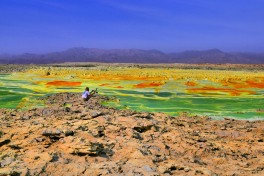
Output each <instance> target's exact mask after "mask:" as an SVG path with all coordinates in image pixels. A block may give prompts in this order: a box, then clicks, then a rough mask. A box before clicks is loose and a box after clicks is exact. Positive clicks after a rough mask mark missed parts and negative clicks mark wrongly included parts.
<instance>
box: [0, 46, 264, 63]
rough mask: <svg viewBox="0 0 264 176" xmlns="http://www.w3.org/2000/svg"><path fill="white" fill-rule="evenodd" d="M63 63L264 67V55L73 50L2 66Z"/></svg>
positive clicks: (6, 59) (10, 59)
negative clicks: (205, 64)
mask: <svg viewBox="0 0 264 176" xmlns="http://www.w3.org/2000/svg"><path fill="white" fill-rule="evenodd" d="M63 62H108V63H193V64H197V63H212V64H223V63H236V64H264V54H255V53H226V52H223V51H221V50H218V49H210V50H204V51H195V50H193V51H184V52H178V53H169V54H166V53H163V52H161V51H158V50H140V49H112V50H105V49H97V48H71V49H68V50H66V51H62V52H53V53H48V54H30V53H26V54H22V55H16V56H10V55H2V56H1V55H0V63H1V64H49V63H63Z"/></svg>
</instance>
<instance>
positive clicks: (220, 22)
mask: <svg viewBox="0 0 264 176" xmlns="http://www.w3.org/2000/svg"><path fill="white" fill-rule="evenodd" d="M0 4H1V6H0V15H1V16H2V17H4V18H1V19H0V38H1V41H0V54H11V55H18V54H23V53H36V54H41V53H50V52H57V51H63V50H67V49H69V48H72V47H85V48H100V49H130V48H133V49H143V50H150V49H156V50H160V51H162V52H165V53H170V52H181V51H186V50H208V49H212V48H217V49H219V50H221V51H225V52H250V53H263V51H264V35H263V31H264V22H263V19H262V18H263V16H264V11H263V9H264V3H263V1H261V0H252V1H246V2H245V1H239V0H233V1H230V0H221V1H220V0H216V1H213V2H212V1H203V0H189V1H183V0H167V1H158V0H151V1H150V0H135V1H133V2H131V1H124V0H123V1H121V0H96V1H95V0H76V1H71V0H64V1H58V0H2V1H1V2H0Z"/></svg>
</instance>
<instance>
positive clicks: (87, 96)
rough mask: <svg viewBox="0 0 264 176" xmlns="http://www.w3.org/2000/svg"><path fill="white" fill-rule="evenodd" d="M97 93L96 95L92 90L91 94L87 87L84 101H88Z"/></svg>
mask: <svg viewBox="0 0 264 176" xmlns="http://www.w3.org/2000/svg"><path fill="white" fill-rule="evenodd" d="M95 93H96V91H95V90H92V91H91V92H89V87H86V88H85V90H84V92H83V93H82V99H83V100H84V101H88V100H89V99H90V98H91V97H92V96H93V95H94V94H95Z"/></svg>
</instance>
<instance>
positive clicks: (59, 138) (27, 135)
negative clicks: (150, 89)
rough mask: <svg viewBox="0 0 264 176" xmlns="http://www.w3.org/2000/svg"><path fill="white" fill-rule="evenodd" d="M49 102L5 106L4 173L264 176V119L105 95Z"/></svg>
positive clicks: (1, 112)
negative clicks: (170, 110) (125, 105)
mask: <svg viewBox="0 0 264 176" xmlns="http://www.w3.org/2000/svg"><path fill="white" fill-rule="evenodd" d="M43 100H44V101H45V102H46V105H47V107H45V108H37V109H30V110H27V111H20V110H7V109H0V120H1V123H0V176H3V175H27V176H30V175H40V176H41V175H54V176H57V175H69V176H71V175H72V176H75V175H76V176H77V175H119V176H127V175H131V176H132V175H150V176H151V175H153V176H154V175H155V176H156V175H209V176H217V175H233V176H236V175H245V176H248V175H264V143H263V139H264V121H245V120H244V121H242V120H234V119H225V120H212V119H210V118H208V117H200V116H194V117H188V116H184V115H183V116H180V117H171V116H169V115H167V114H164V113H147V112H136V111H131V110H117V109H114V108H110V107H105V106H103V105H101V102H104V101H107V100H109V98H108V97H104V96H100V95H98V96H96V97H92V98H91V99H90V100H89V101H88V102H83V101H82V99H81V98H80V95H79V94H76V93H60V94H55V95H52V96H48V97H45V98H43ZM66 104H67V107H65V105H66Z"/></svg>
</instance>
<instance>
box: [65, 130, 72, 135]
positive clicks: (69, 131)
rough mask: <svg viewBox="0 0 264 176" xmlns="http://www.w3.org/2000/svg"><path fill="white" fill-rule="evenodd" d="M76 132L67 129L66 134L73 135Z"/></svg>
mask: <svg viewBox="0 0 264 176" xmlns="http://www.w3.org/2000/svg"><path fill="white" fill-rule="evenodd" d="M73 135H74V132H73V131H72V130H67V131H65V136H73Z"/></svg>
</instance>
